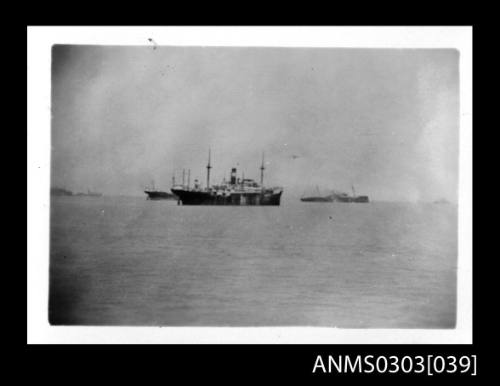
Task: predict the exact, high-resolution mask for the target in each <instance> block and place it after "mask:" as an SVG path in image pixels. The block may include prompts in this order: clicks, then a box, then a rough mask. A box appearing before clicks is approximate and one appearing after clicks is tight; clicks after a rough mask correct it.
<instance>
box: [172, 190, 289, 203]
mask: <svg viewBox="0 0 500 386" xmlns="http://www.w3.org/2000/svg"><path fill="white" fill-rule="evenodd" d="M172 193H173V194H175V195H176V196H177V197H178V198H179V203H182V205H228V206H229V205H231V206H263V205H272V206H279V205H280V200H281V194H282V193H283V192H282V191H280V192H276V193H274V192H272V193H271V192H264V193H246V192H245V193H232V194H229V195H226V196H223V195H217V194H212V193H210V192H199V191H188V190H180V189H172Z"/></svg>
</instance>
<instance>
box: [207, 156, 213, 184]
mask: <svg viewBox="0 0 500 386" xmlns="http://www.w3.org/2000/svg"><path fill="white" fill-rule="evenodd" d="M210 161H211V152H210V148H209V149H208V165H207V189H209V188H210V169H211V168H212V165H210Z"/></svg>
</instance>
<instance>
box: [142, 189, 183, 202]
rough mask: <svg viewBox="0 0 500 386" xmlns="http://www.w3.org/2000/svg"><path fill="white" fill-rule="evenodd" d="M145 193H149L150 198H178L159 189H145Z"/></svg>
mask: <svg viewBox="0 0 500 386" xmlns="http://www.w3.org/2000/svg"><path fill="white" fill-rule="evenodd" d="M144 193H146V194H147V195H148V200H175V199H177V197H176V196H174V195H173V194H172V193H167V192H161V191H158V190H154V191H152V190H145V191H144Z"/></svg>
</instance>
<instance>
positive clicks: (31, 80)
mask: <svg viewBox="0 0 500 386" xmlns="http://www.w3.org/2000/svg"><path fill="white" fill-rule="evenodd" d="M27 28H28V31H27V32H28V42H27V43H28V44H27V48H28V63H27V64H28V68H27V75H28V97H27V102H28V143H27V145H28V160H27V161H28V168H27V169H28V170H27V172H28V260H27V263H28V270H27V276H28V288H27V290H28V298H27V315H28V320H27V323H28V343H29V344H38V343H59V344H65V343H76V344H86V343H93V344H95V343H97V344H99V343H101V344H108V343H109V344H111V343H113V344H115V343H132V344H134V343H140V344H165V343H167V344H179V343H181V344H209V343H226V344H236V343H238V344H262V343H272V344H472V27H29V26H28V27H27ZM149 38H152V39H154V42H155V43H156V44H158V45H162V46H168V45H170V46H253V47H257V46H260V47H264V46H266V47H273V46H274V47H331V48H342V47H351V48H455V49H457V50H458V51H459V53H460V63H459V66H460V134H459V138H460V146H459V155H460V159H459V205H458V210H459V213H458V223H459V225H458V235H459V239H458V251H459V253H458V264H457V267H458V274H457V275H458V276H457V324H456V328H455V329H444V330H441V329H337V328H323V327H248V328H240V327H76V326H75V327H66V326H51V325H50V324H49V322H48V275H49V202H50V200H49V198H50V197H49V191H50V188H49V187H50V144H51V142H50V136H51V128H50V121H51V100H50V95H51V91H50V90H51V78H50V74H51V48H52V45H53V44H99V45H138V46H140V45H151V44H152V43H151V42H150V41H149V40H148V39H149Z"/></svg>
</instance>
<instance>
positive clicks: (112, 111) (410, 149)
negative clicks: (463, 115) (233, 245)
mask: <svg viewBox="0 0 500 386" xmlns="http://www.w3.org/2000/svg"><path fill="white" fill-rule="evenodd" d="M458 59H459V53H458V51H456V50H452V49H336V48H258V47H254V48H251V47H163V46H142V47H138V46H137V47H135V46H84V45H81V46H77V45H55V46H53V48H52V103H51V109H52V125H51V127H52V135H51V142H52V157H51V180H52V181H51V185H52V186H57V187H64V188H67V189H69V190H72V191H74V192H79V191H86V190H87V189H90V190H93V191H99V192H102V193H104V194H107V195H119V194H123V195H135V196H141V195H144V193H143V190H144V188H145V186H147V185H150V184H151V181H152V180H154V182H155V186H156V188H161V189H164V190H168V189H169V188H170V186H171V180H172V176H173V175H174V173H175V175H176V181H180V179H181V178H182V170H183V169H185V170H186V173H187V170H188V169H190V170H191V182H193V181H194V179H195V178H198V179H199V180H200V181H201V182H202V183H203V184H205V181H206V165H207V158H208V149H209V148H210V149H211V154H212V170H211V182H214V183H216V182H220V181H221V180H222V179H223V178H224V177H226V178H228V177H229V173H230V169H231V167H237V169H238V175H239V176H240V177H241V175H242V173H244V176H245V178H254V179H255V180H257V181H259V178H260V177H259V176H260V170H259V167H260V164H261V158H262V153H263V152H264V153H265V166H266V170H265V175H264V184H265V185H266V186H282V187H283V188H284V194H285V195H289V196H292V197H294V196H300V195H302V194H303V193H312V192H313V191H314V190H315V189H316V186H318V187H319V189H320V191H321V192H325V193H326V192H327V191H328V190H329V189H336V190H343V191H350V189H351V185H354V187H355V189H356V193H357V194H364V195H368V196H369V197H370V199H372V200H379V201H430V200H436V199H440V198H445V199H447V200H450V201H453V202H456V201H457V193H458V190H457V189H458V139H459V138H458V133H459V82H458V79H459V69H458Z"/></svg>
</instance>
